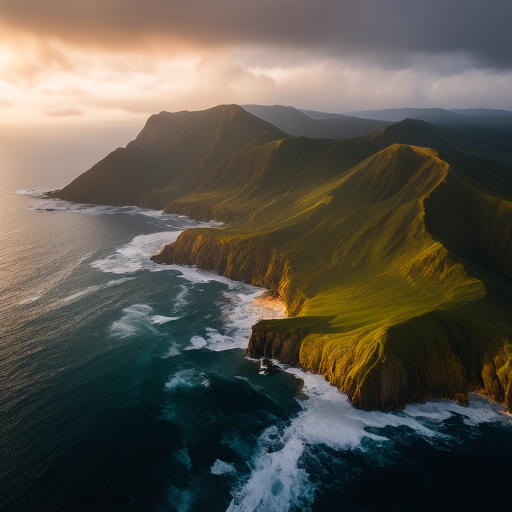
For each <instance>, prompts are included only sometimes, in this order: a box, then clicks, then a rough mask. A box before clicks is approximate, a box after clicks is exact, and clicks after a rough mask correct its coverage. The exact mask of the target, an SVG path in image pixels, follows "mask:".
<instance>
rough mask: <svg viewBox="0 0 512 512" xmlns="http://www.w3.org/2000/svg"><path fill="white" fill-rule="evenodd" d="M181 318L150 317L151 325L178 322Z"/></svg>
mask: <svg viewBox="0 0 512 512" xmlns="http://www.w3.org/2000/svg"><path fill="white" fill-rule="evenodd" d="M180 318H181V316H162V315H155V316H152V317H151V323H152V324H158V325H161V324H166V323H167V322H172V321H174V320H179V319H180Z"/></svg>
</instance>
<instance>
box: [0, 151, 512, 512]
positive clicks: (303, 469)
mask: <svg viewBox="0 0 512 512" xmlns="http://www.w3.org/2000/svg"><path fill="white" fill-rule="evenodd" d="M55 147H57V146H55ZM79 149H80V148H77V151H76V154H73V153H72V152H69V154H68V156H67V158H64V159H62V158H57V150H55V152H54V153H52V151H49V150H46V152H45V153H44V158H41V157H40V155H38V153H37V151H35V152H34V153H33V154H32V155H28V156H27V155H26V154H25V153H23V154H21V153H20V152H18V153H16V152H14V153H13V151H11V152H8V151H6V152H4V154H3V159H2V161H1V162H0V166H1V168H0V172H1V175H0V195H1V197H0V201H1V202H0V278H1V279H0V379H1V388H0V407H1V410H0V413H1V416H0V429H1V431H0V443H1V451H0V509H1V510H2V511H4V510H5V511H18V510H19V511H31V510H34V511H36V510H37V511H46V510H48V511H50V510H55V511H61V510H69V511H75V510H77V511H78V510H99V511H103V510H105V511H107V510H108V511H110V510H148V511H183V512H185V511H198V512H202V511H207V512H208V511H212V512H214V511H226V510H230V511H244V512H249V511H251V512H252V511H259V512H270V511H288V510H290V511H307V510H311V511H337V510H339V511H361V512H363V511H415V510H418V511H420V510H421V511H427V510H428V511H430V510H440V511H459V510H460V511H477V510H478V511H494V510H496V511H498V510H500V511H501V510H503V511H508V510H510V504H511V495H510V493H511V482H512V453H511V447H512V422H511V418H510V416H508V415H507V414H505V413H504V410H503V408H502V407H501V406H500V405H498V404H495V403H493V402H491V401H489V400H486V399H484V398H482V397H479V396H478V395H470V404H469V407H461V406H459V405H457V404H455V403H454V402H448V401H440V400H431V401H428V402H427V403H425V404H418V405H411V406H408V407H406V408H405V410H404V411H400V412H392V413H381V412H365V411H359V410H356V409H354V408H352V407H351V405H350V403H349V402H348V400H347V397H346V396H345V395H344V394H342V393H340V392H338V391H337V390H336V389H335V388H333V387H332V386H330V385H329V384H328V383H327V382H325V381H324V379H323V378H322V377H319V376H316V375H311V374H307V373H304V372H302V371H300V370H298V369H295V368H287V367H282V369H283V371H282V372H281V373H278V374H273V375H268V376H265V375H260V374H259V364H258V362H257V361H253V360H251V359H249V358H247V357H246V355H245V350H244V349H245V348H246V347H247V342H248V337H249V334H250V327H251V325H252V324H254V323H255V322H256V321H258V319H260V318H269V317H276V316H279V315H282V312H280V311H278V310H276V309H272V308H269V307H266V306H265V304H264V303H263V302H258V301H257V300H255V299H257V297H258V296H259V295H260V294H261V293H262V290H261V289H258V288H255V287H252V286H249V285H246V284H242V283H238V282H234V281H230V280H228V279H226V278H224V277H222V276H219V275H217V274H215V273H212V272H205V271H199V270H197V269H194V268H191V267H181V266H163V265H156V264H154V263H152V262H151V261H150V260H149V256H150V255H152V254H154V253H156V252H157V251H158V250H159V248H160V247H161V246H162V244H165V243H169V242H171V241H172V240H174V239H175V238H176V237H177V236H178V234H179V233H180V232H181V231H182V230H184V229H188V228H192V227H195V226H199V225H204V224H199V223H197V222H193V221H191V220H189V219H187V218H185V217H181V216H174V215H165V214H163V213H162V212H159V211H152V210H141V209H138V208H134V207H105V206H93V205H79V204H71V203H66V202H63V201H53V200H47V199H44V198H43V197H42V196H41V192H43V191H44V190H49V189H53V188H58V187H60V186H62V185H64V184H65V183H67V182H68V181H70V180H71V179H72V178H73V177H74V176H76V175H77V174H78V172H77V169H78V167H79V166H77V163H76V160H77V158H78V159H79V158H83V161H84V166H85V161H86V160H87V158H89V159H91V155H90V154H87V155H86V156H84V155H82V153H80V151H79ZM19 151H21V150H19ZM20 155H21V156H20ZM78 163H80V162H78ZM90 163H92V162H90ZM85 168H86V167H85ZM81 170H83V168H82V169H81ZM212 225H213V226H214V227H218V228H219V227H220V228H221V226H218V225H217V224H212Z"/></svg>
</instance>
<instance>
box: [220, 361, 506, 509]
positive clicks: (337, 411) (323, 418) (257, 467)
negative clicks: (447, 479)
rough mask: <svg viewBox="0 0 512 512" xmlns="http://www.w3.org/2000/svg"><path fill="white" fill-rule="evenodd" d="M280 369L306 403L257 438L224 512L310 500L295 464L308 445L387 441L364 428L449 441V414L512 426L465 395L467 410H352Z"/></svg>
mask: <svg viewBox="0 0 512 512" xmlns="http://www.w3.org/2000/svg"><path fill="white" fill-rule="evenodd" d="M276 364H277V362H276ZM283 369H285V370H286V371H287V372H289V373H291V374H293V375H295V376H296V377H298V378H300V379H302V380H303V381H304V388H303V391H304V393H305V394H306V396H307V399H306V400H301V401H300V402H299V403H300V405H301V407H302V411H301V412H300V413H299V414H297V416H295V417H294V418H292V420H291V422H290V423H289V425H288V426H287V427H286V428H284V430H282V431H279V430H278V429H277V427H276V426H272V427H270V428H268V429H267V430H265V431H264V432H263V434H262V435H261V436H260V438H259V440H258V449H257V453H256V455H255V457H254V459H253V467H254V470H253V472H252V473H251V475H250V477H249V479H248V480H247V481H246V482H245V484H244V485H243V486H242V487H240V488H239V489H238V490H237V491H236V492H235V493H234V499H233V501H232V502H231V505H230V507H229V508H228V510H229V511H231V512H242V511H243V512H255V511H259V510H266V511H267V510H268V511H274V510H275V511H278V510H279V511H286V510H289V508H290V507H291V506H292V505H293V504H297V502H298V500H299V499H300V500H302V501H306V502H311V501H312V499H313V494H314V487H313V485H312V484H311V483H310V482H309V480H308V475H307V473H306V472H305V471H304V470H303V469H301V468H300V464H299V461H300V458H301V456H302V454H303V452H304V450H305V448H306V447H307V446H308V445H313V444H323V445H327V446H329V447H330V448H333V449H335V450H348V449H357V448H361V441H362V440H363V438H366V439H369V440H371V441H373V442H376V443H386V442H389V438H387V437H386V436H385V435H383V434H382V435H376V434H373V433H370V432H368V431H367V429H368V428H369V427H373V428H383V427H387V426H391V427H404V426H405V427H408V428H409V429H411V430H412V431H414V432H415V433H416V434H417V435H420V436H422V437H423V438H424V439H426V440H427V441H428V442H433V441H434V440H437V441H438V442H439V441H443V440H449V436H447V435H446V434H444V433H442V432H441V430H442V429H441V428H440V427H441V426H442V422H443V421H444V420H446V419H448V418H450V417H451V416H452V415H453V414H459V415H461V416H462V417H463V419H464V422H465V423H466V424H467V425H477V424H479V423H482V422H507V423H509V424H512V421H511V420H510V419H509V418H506V417H505V416H503V414H501V412H502V410H503V408H502V407H501V406H499V405H498V404H495V403H493V402H491V401H489V400H486V399H484V398H482V397H479V396H478V395H470V405H469V407H462V406H460V405H458V404H456V403H454V402H449V401H444V400H430V401H428V402H427V403H425V404H418V405H410V406H407V407H406V408H405V409H404V410H403V411H399V412H389V413H383V412H379V411H371V412H368V411H361V410H358V409H354V408H353V407H352V406H351V405H350V403H349V402H348V399H347V396H346V395H345V394H343V393H341V392H339V391H338V390H337V389H336V388H335V387H333V386H331V385H329V384H328V383H327V382H326V381H325V380H324V379H323V377H321V376H319V375H313V374H309V373H305V372H303V371H301V370H299V369H297V368H283Z"/></svg>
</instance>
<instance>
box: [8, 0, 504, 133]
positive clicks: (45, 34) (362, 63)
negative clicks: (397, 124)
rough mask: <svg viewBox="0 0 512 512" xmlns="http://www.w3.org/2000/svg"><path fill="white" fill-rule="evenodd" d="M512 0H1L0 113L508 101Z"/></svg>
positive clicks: (95, 117) (21, 123)
mask: <svg viewBox="0 0 512 512" xmlns="http://www.w3.org/2000/svg"><path fill="white" fill-rule="evenodd" d="M511 24H512V2H511V1H510V0H428V1H427V0H258V1H252V0H87V1H84V0H44V1H42V0H0V120H1V124H2V125H3V127H4V128H5V127H9V129H12V130H15V129H26V128H27V127H28V126H35V127H38V128H39V129H41V127H42V128H45V127H51V126H62V127H66V126H80V125H85V124H89V125H91V124H92V125H94V124H96V125H99V124H102V125H103V126H105V125H106V124H108V123H111V124H115V123H120V124H122V123H125V124H126V123H135V124H136V123H140V122H142V121H143V120H144V119H146V118H147V117H148V116H149V115H151V114H152V113H155V112H160V111H162V110H167V111H171V112H174V111H179V110H199V109H204V108H209V107H212V106H215V105H218V104H223V103H238V104H244V103H256V104H264V105H273V104H283V105H293V106H295V107H298V108H307V109H314V110H323V111H329V112H340V113H341V112H346V111H350V110H368V109H378V108H393V107H443V108H475V107H482V108H502V109H510V110H512V31H511V30H510V26H511Z"/></svg>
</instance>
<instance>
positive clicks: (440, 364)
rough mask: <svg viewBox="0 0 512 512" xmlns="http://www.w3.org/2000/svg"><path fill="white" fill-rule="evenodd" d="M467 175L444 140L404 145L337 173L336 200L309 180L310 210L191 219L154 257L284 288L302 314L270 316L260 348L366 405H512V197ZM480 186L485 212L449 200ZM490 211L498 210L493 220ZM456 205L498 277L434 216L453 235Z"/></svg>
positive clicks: (258, 353) (330, 190)
mask: <svg viewBox="0 0 512 512" xmlns="http://www.w3.org/2000/svg"><path fill="white" fill-rule="evenodd" d="M454 183H455V185H454ZM455 186H456V187H457V189H456V190H455V189H454V187H455ZM468 187H469V185H467V184H465V183H463V182H460V180H459V179H458V178H456V177H454V176H452V175H451V171H450V167H449V165H447V164H446V163H445V162H443V161H442V160H440V159H439V158H438V156H437V154H436V153H435V152H432V151H428V150H423V149H419V148H411V147H410V146H393V147H391V148H388V149H386V150H385V151H383V152H381V153H378V154H377V155H374V156H372V157H370V158H369V159H367V160H365V161H364V162H363V163H361V164H360V165H358V166H356V167H354V168H353V170H351V171H350V172H348V173H345V174H343V175H342V177H340V178H338V179H337V180H334V181H331V183H330V184H329V186H327V187H324V188H323V189H322V191H321V194H322V197H324V200H319V197H320V196H315V195H314V194H312V195H310V196H309V198H308V199H307V200H305V199H304V196H303V194H302V193H300V192H298V193H297V197H298V198H299V199H297V201H298V202H299V203H300V207H297V209H295V208H294V205H293V204H291V205H289V206H288V208H287V209H286V210H283V209H281V208H280V206H279V203H278V202H276V203H275V205H277V206H275V209H273V210H272V212H273V222H274V224H275V225H276V226H280V227H279V228H276V229H274V230H271V231H269V232H265V233H253V234H251V235H248V234H245V233H247V230H246V228H244V221H239V222H235V223H234V224H233V225H232V226H229V227H228V228H225V229H222V230H218V229H217V230H212V229H206V230H204V229H203V230H201V229H194V230H189V231H187V232H184V233H183V234H182V235H180V237H179V238H178V240H177V241H176V242H175V243H174V244H171V245H169V246H166V247H165V248H164V249H163V250H162V252H161V253H160V254H159V255H157V256H155V257H153V259H154V261H157V262H161V263H182V264H189V265H196V266H197V267H199V268H202V269H207V270H216V271H218V272H220V273H222V274H223V275H225V276H227V277H230V278H232V279H236V280H240V281H244V282H247V283H251V284H254V285H258V286H264V287H266V288H269V289H271V290H275V291H277V292H278V293H279V294H280V296H281V297H282V299H283V301H284V303H285V306H286V310H287V314H288V315H289V316H290V317H291V318H288V319H287V320H277V321H276V320H269V321H265V320H263V321H260V322H258V323H257V324H256V325H255V326H254V327H253V329H252V334H251V337H250V340H249V347H248V352H249V354H250V355H252V356H255V357H270V358H275V359H278V360H279V361H281V362H283V363H287V364H291V365H299V366H300V367H302V368H303V369H305V370H308V371H311V372H314V373H318V374H321V375H324V376H325V378H326V379H327V380H328V381H329V382H330V383H332V384H333V385H335V386H337V387H338V388H339V389H340V390H342V391H344V392H345V393H347V395H348V396H349V398H350V400H351V402H352V404H353V405H354V406H355V407H358V408H362V409H380V410H390V409H396V408H401V407H403V406H404V405H405V404H407V403H410V402H417V401H423V400H425V399H427V398H429V397H437V398H448V399H457V400H458V401H460V402H464V401H465V400H466V399H467V398H466V397H467V394H468V392H472V391H477V392H480V393H482V394H485V395H487V396H489V397H491V398H493V399H494V400H497V401H499V402H502V403H504V404H506V405H507V407H510V405H511V392H512V391H511V390H512V388H511V382H512V364H511V361H512V345H511V344H510V339H511V334H512V333H511V328H510V326H509V325H508V322H507V315H508V309H507V308H508V307H509V303H508V302H507V301H504V300H503V298H502V297H501V296H498V295H499V292H496V291H495V288H494V286H493V282H494V283H495V282H496V279H499V277H496V275H498V274H501V273H502V272H503V271H505V272H506V269H505V268H504V267H503V266H502V264H501V262H502V261H505V260H506V258H504V257H502V256H500V255H501V254H502V253H503V254H508V252H507V251H508V250H509V243H510V241H509V239H508V231H507V230H508V229H509V228H507V226H508V225H509V224H508V223H509V220H508V219H509V217H508V216H509V215H510V212H512V209H510V204H509V203H507V202H506V201H502V200H499V199H496V198H492V197H491V196H488V195H486V194H480V195H479V193H476V192H475V191H474V190H473V189H472V188H471V187H469V188H468ZM468 194H472V195H471V196H470V197H471V206H467V207H468V208H472V209H473V210H474V211H482V212H483V214H484V217H483V218H480V219H477V218H476V217H475V216H474V215H471V214H469V213H466V212H464V211H463V212H462V215H461V214H460V211H459V217H458V219H455V218H454V215H453V213H452V212H450V207H452V205H455V208H459V210H460V208H461V206H460V205H462V204H466V203H467V202H468ZM325 197H327V199H325ZM496 201H498V202H497V203H496ZM479 202H481V203H482V204H481V205H480V204H479ZM457 204H459V207H457V206H456V205H457ZM486 205H487V206H486ZM299 211H300V212H302V215H301V214H298V213H297V212H299ZM485 212H493V213H489V215H490V216H491V217H492V218H495V217H496V219H497V222H496V225H495V226H494V227H493V228H490V227H489V221H485ZM496 212H498V213H499V215H494V213H496ZM450 214H451V218H452V223H454V224H455V226H456V227H455V228H454V229H455V230H457V231H458V232H459V233H460V234H461V235H460V237H459V240H458V241H457V243H459V245H460V244H462V245H463V246H464V247H469V248H467V249H466V253H464V254H465V255H466V256H467V254H468V253H471V254H473V255H475V256H474V257H475V261H476V260H478V261H485V267H486V269H484V270H485V272H487V274H486V276H488V280H487V281H486V282H487V284H486V283H485V282H484V281H482V280H481V278H482V276H481V275H480V274H478V275H475V276H472V274H471V272H470V273H468V271H467V270H466V268H465V267H464V266H463V265H462V264H461V263H460V262H457V255H456V254H455V252H454V253H453V255H452V253H450V251H448V250H447V248H446V247H445V246H444V245H443V244H441V243H440V241H437V240H435V239H434V238H433V236H432V234H431V233H430V232H429V230H428V229H427V226H435V228H436V229H434V228H433V227H431V231H433V232H435V234H436V237H437V238H438V239H441V238H442V239H443V240H446V239H447V238H448V237H447V235H446V234H445V231H443V229H445V230H446V226H448V225H452V224H450V222H449V221H447V220H446V217H447V215H448V216H449V215H450ZM262 215H263V214H262ZM286 219H288V222H287V221H286ZM443 221H444V222H443ZM247 222H249V221H247ZM457 222H459V223H460V226H459V227H457V224H456V223H457ZM479 226H487V229H486V230H482V228H479ZM504 227H505V228H504ZM479 229H480V231H479ZM484 231H485V232H484ZM466 232H467V233H472V238H469V242H468V241H463V240H464V235H463V233H466ZM439 233H442V234H443V236H441V235H440V234H439ZM468 237H469V235H468ZM461 240H462V241H461ZM454 243H455V242H454ZM470 243H472V244H473V245H470ZM478 244H480V245H478ZM493 244H494V245H493ZM489 245H491V247H490V248H489ZM448 246H449V247H450V248H451V247H455V246H453V245H451V244H450V243H448ZM456 247H458V245H457V246H456ZM480 247H485V248H486V249H485V250H482V249H479V248H480ZM459 252H460V251H459ZM489 255H492V257H491V256H489ZM478 268H480V267H478ZM493 272H494V273H493ZM497 294H498V295H497Z"/></svg>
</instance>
